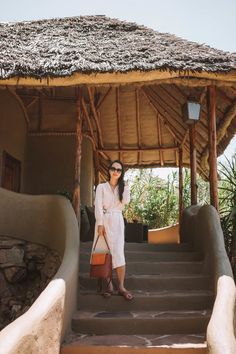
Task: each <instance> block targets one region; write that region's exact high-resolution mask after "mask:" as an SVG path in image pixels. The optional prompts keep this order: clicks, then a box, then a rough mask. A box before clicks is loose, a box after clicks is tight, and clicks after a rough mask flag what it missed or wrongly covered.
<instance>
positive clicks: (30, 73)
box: [0, 16, 236, 79]
mask: <svg viewBox="0 0 236 354" xmlns="http://www.w3.org/2000/svg"><path fill="white" fill-rule="evenodd" d="M158 69H161V70H168V71H186V72H188V71H190V72H203V71H204V72H208V73H227V72H229V71H231V70H236V56H235V54H230V53H228V52H224V51H222V50H217V49H213V48H211V47H209V46H207V45H203V44H198V43H194V42H190V41H187V40H184V39H181V38H178V37H176V36H174V35H172V34H168V33H159V32H156V31H154V30H152V29H149V28H146V27H144V26H139V25H137V24H135V23H129V22H125V21H119V20H117V19H110V18H107V17H105V16H83V17H74V18H62V19H50V20H42V21H33V22H19V23H1V24H0V79H8V78H11V77H34V78H44V77H63V76H70V75H72V74H74V73H76V72H80V73H118V72H119V73H126V72H129V71H135V70H137V71H144V72H147V71H152V70H158Z"/></svg>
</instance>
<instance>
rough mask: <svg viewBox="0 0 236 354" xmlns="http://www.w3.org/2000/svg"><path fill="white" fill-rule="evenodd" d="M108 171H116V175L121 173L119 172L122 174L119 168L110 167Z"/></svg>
mask: <svg viewBox="0 0 236 354" xmlns="http://www.w3.org/2000/svg"><path fill="white" fill-rule="evenodd" d="M110 171H111V172H115V171H116V172H118V173H121V172H122V169H121V168H115V167H111V168H110Z"/></svg>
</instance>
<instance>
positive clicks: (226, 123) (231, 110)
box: [201, 100, 236, 170]
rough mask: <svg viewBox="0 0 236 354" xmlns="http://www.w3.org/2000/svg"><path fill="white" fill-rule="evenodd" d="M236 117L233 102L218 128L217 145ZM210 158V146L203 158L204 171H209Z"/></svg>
mask: <svg viewBox="0 0 236 354" xmlns="http://www.w3.org/2000/svg"><path fill="white" fill-rule="evenodd" d="M235 116H236V100H234V101H233V103H232V104H231V106H230V107H229V108H228V110H227V112H226V113H225V115H224V117H223V118H222V119H221V120H220V123H219V125H218V127H217V145H218V144H219V143H220V142H221V140H222V139H223V138H224V137H225V134H226V133H227V129H228V127H229V126H230V124H231V122H232V120H233V119H234V118H235ZM208 157H209V149H208V146H206V147H205V149H204V151H203V153H202V157H201V166H202V169H203V170H204V169H208V162H207V161H208Z"/></svg>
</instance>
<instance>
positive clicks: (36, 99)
mask: <svg viewBox="0 0 236 354" xmlns="http://www.w3.org/2000/svg"><path fill="white" fill-rule="evenodd" d="M38 99H39V98H38V97H34V98H33V99H32V100H31V101H30V102H29V103H28V104H27V106H26V109H29V108H30V107H31V106H32V105H33V104H34V103H36V102H37V101H38Z"/></svg>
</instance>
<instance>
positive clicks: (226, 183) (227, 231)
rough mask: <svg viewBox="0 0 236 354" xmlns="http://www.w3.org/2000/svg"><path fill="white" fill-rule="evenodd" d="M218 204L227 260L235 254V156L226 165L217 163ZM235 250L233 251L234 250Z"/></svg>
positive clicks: (227, 160)
mask: <svg viewBox="0 0 236 354" xmlns="http://www.w3.org/2000/svg"><path fill="white" fill-rule="evenodd" d="M219 173H220V176H221V181H220V183H219V204H220V215H221V225H222V229H223V233H224V238H225V246H226V250H227V253H228V255H229V258H230V259H232V257H234V256H233V254H234V252H236V245H235V243H236V155H234V156H233V157H232V159H231V160H229V159H228V158H226V163H224V164H223V163H222V162H219ZM234 249H235V250H234Z"/></svg>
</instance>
